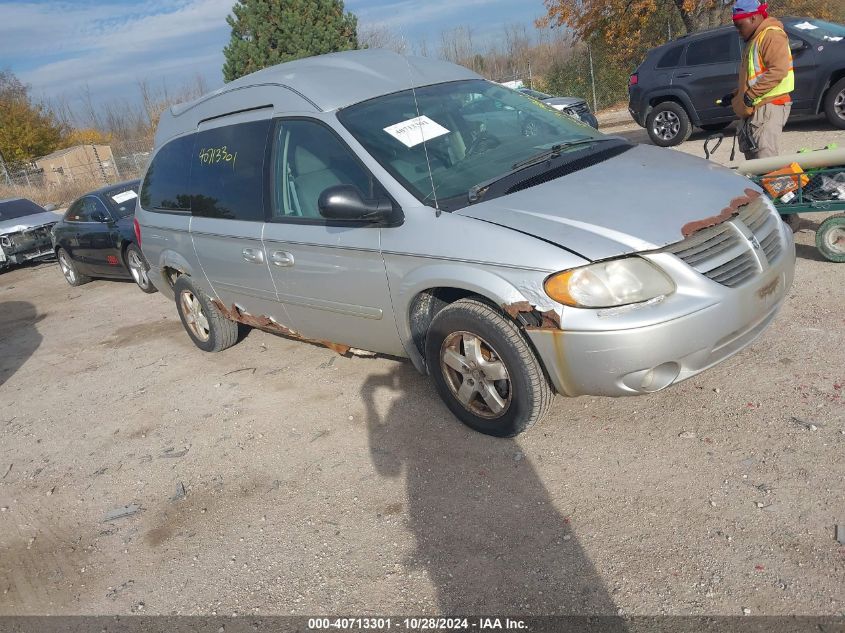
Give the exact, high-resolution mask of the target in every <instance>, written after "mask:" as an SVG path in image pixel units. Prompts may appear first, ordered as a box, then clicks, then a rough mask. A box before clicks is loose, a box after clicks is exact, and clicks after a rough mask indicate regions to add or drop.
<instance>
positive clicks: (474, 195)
mask: <svg viewBox="0 0 845 633" xmlns="http://www.w3.org/2000/svg"><path fill="white" fill-rule="evenodd" d="M619 140H620V138H619V137H618V136H607V137H603V138H592V137H587V138H579V139H576V140H574V141H566V142H564V143H555V144H554V145H552V146H551V147H550V148H548V149H545V150H543V151H542V152H540V153H539V154H535V155H534V156H529V157H528V158H526V159H525V160H521V161H519V162H517V163H514V164H513V165H511V170H510V171H508V172H505V173H504V174H501V175H499V176H496V177H495V178H491V179H490V180H485V181H484V182H480V183H478V184H477V185H475V186H474V187H470V189H469V191H468V192H467V197H468V198H469V201H470V202H478V200H479V199H480V198H481V197H482V196H483V195H484V194H485V193H487V189H489V188H490V185H492V184H493V183H496V182H498V181H500V180H503V179H505V178H507V177H508V176H512V175H513V174H515V173H517V172H519V171H522V170H523V169H526V168H528V167H532V166H534V165H539V164H540V163H544V162H546V161H548V160H551V159H552V158H557V157H559V156H560V155H561V154H562V153H563V150H565V149H569V148H570V147H576V146H578V145H587V144H589V143H604V142H607V141H619Z"/></svg>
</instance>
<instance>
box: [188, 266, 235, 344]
mask: <svg viewBox="0 0 845 633" xmlns="http://www.w3.org/2000/svg"><path fill="white" fill-rule="evenodd" d="M173 292H174V294H175V295H176V311H177V312H178V313H179V318H180V319H181V320H182V325H183V326H184V327H185V331H186V332H187V333H188V336H190V337H191V340H192V341H193V342H194V345H196V346H197V347H199V348H200V349H201V350H202V351H204V352H222V351H223V350H224V349H226V348H228V347H232V345H234V344H235V343H236V342H237V340H238V324H237V323H235V322H234V321H230V320H229V319H227V318H226V317H225V316H223V314H222V313H221V312H220V310H218V309H217V306H215V305H214V304H213V303H211V299H209V298H208V295H206V294H205V293H204V292H203V291H202V290H200V289H199V288H196V287H194V284H193V283H191V280H190V278H189V277H188V276H187V275H182V276H181V277H179V279H177V280H176V283H175V284H173Z"/></svg>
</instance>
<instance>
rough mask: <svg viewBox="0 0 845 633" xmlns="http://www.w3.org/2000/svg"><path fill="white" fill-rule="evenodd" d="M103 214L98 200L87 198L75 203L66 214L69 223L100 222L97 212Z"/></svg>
mask: <svg viewBox="0 0 845 633" xmlns="http://www.w3.org/2000/svg"><path fill="white" fill-rule="evenodd" d="M98 211H99V212H100V213H103V211H104V210H103V208H102V206H101V205H100V204H99V203H98V202H97V199H96V198H92V197H91V196H86V197H85V198H82V199H81V200H77V201H76V202H74V203H73V204H72V205H71V206H70V209H68V210H67V213H65V220H67V221H68V222H99V220H98V219H97V212H98Z"/></svg>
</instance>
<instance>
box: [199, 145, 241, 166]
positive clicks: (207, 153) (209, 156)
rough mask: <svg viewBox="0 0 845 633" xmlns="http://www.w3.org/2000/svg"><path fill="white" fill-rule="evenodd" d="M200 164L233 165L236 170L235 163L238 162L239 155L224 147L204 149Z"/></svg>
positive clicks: (200, 155)
mask: <svg viewBox="0 0 845 633" xmlns="http://www.w3.org/2000/svg"><path fill="white" fill-rule="evenodd" d="M199 159H200V163H202V164H203V165H217V164H218V163H231V164H232V169H235V161H236V160H238V153H237V152H235V153H234V154H233V153H231V152H229V151H228V150H227V149H226V146H225V145H224V146H223V147H203V148H202V149H200V153H199Z"/></svg>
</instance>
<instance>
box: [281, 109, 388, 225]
mask: <svg viewBox="0 0 845 633" xmlns="http://www.w3.org/2000/svg"><path fill="white" fill-rule="evenodd" d="M274 170H275V174H276V175H275V203H274V205H273V217H274V218H277V219H279V218H311V219H315V218H320V217H322V216H320V210H319V208H318V206H317V201H318V200H319V198H320V194H321V193H323V191H325V190H326V189H328V188H329V187H334V186H337V185H354V186H356V187H357V188H358V189H359V190H360V192H361V194H362V195H363V197H365V198H374V197H378V196H383V195H385V194H384V192H383V190H382V189H381V187H380V186H379V185H377V184H374V181H373V178H372V177H371V176H370V174H369V173H368V172H367V171H366V170H365V169H364V168H363V167H362V166H361V164H360V163H359V162H358V159H357V158H355V156H354V155H353V154H352V151H351V150H350V149H349V148H348V147H346V145H344V144H343V143H342V142H341V141H340V139H338V138H337V136H335V135H334V133H333V132H331V131H330V130H329V129H328V128H326V127H325V126H324V125H322V124H320V123H316V122H313V121H305V120H302V119H295V120H288V121H285V120H283V121H281V123H280V125H279V127H278V130H277V133H276V151H275V158H274Z"/></svg>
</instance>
